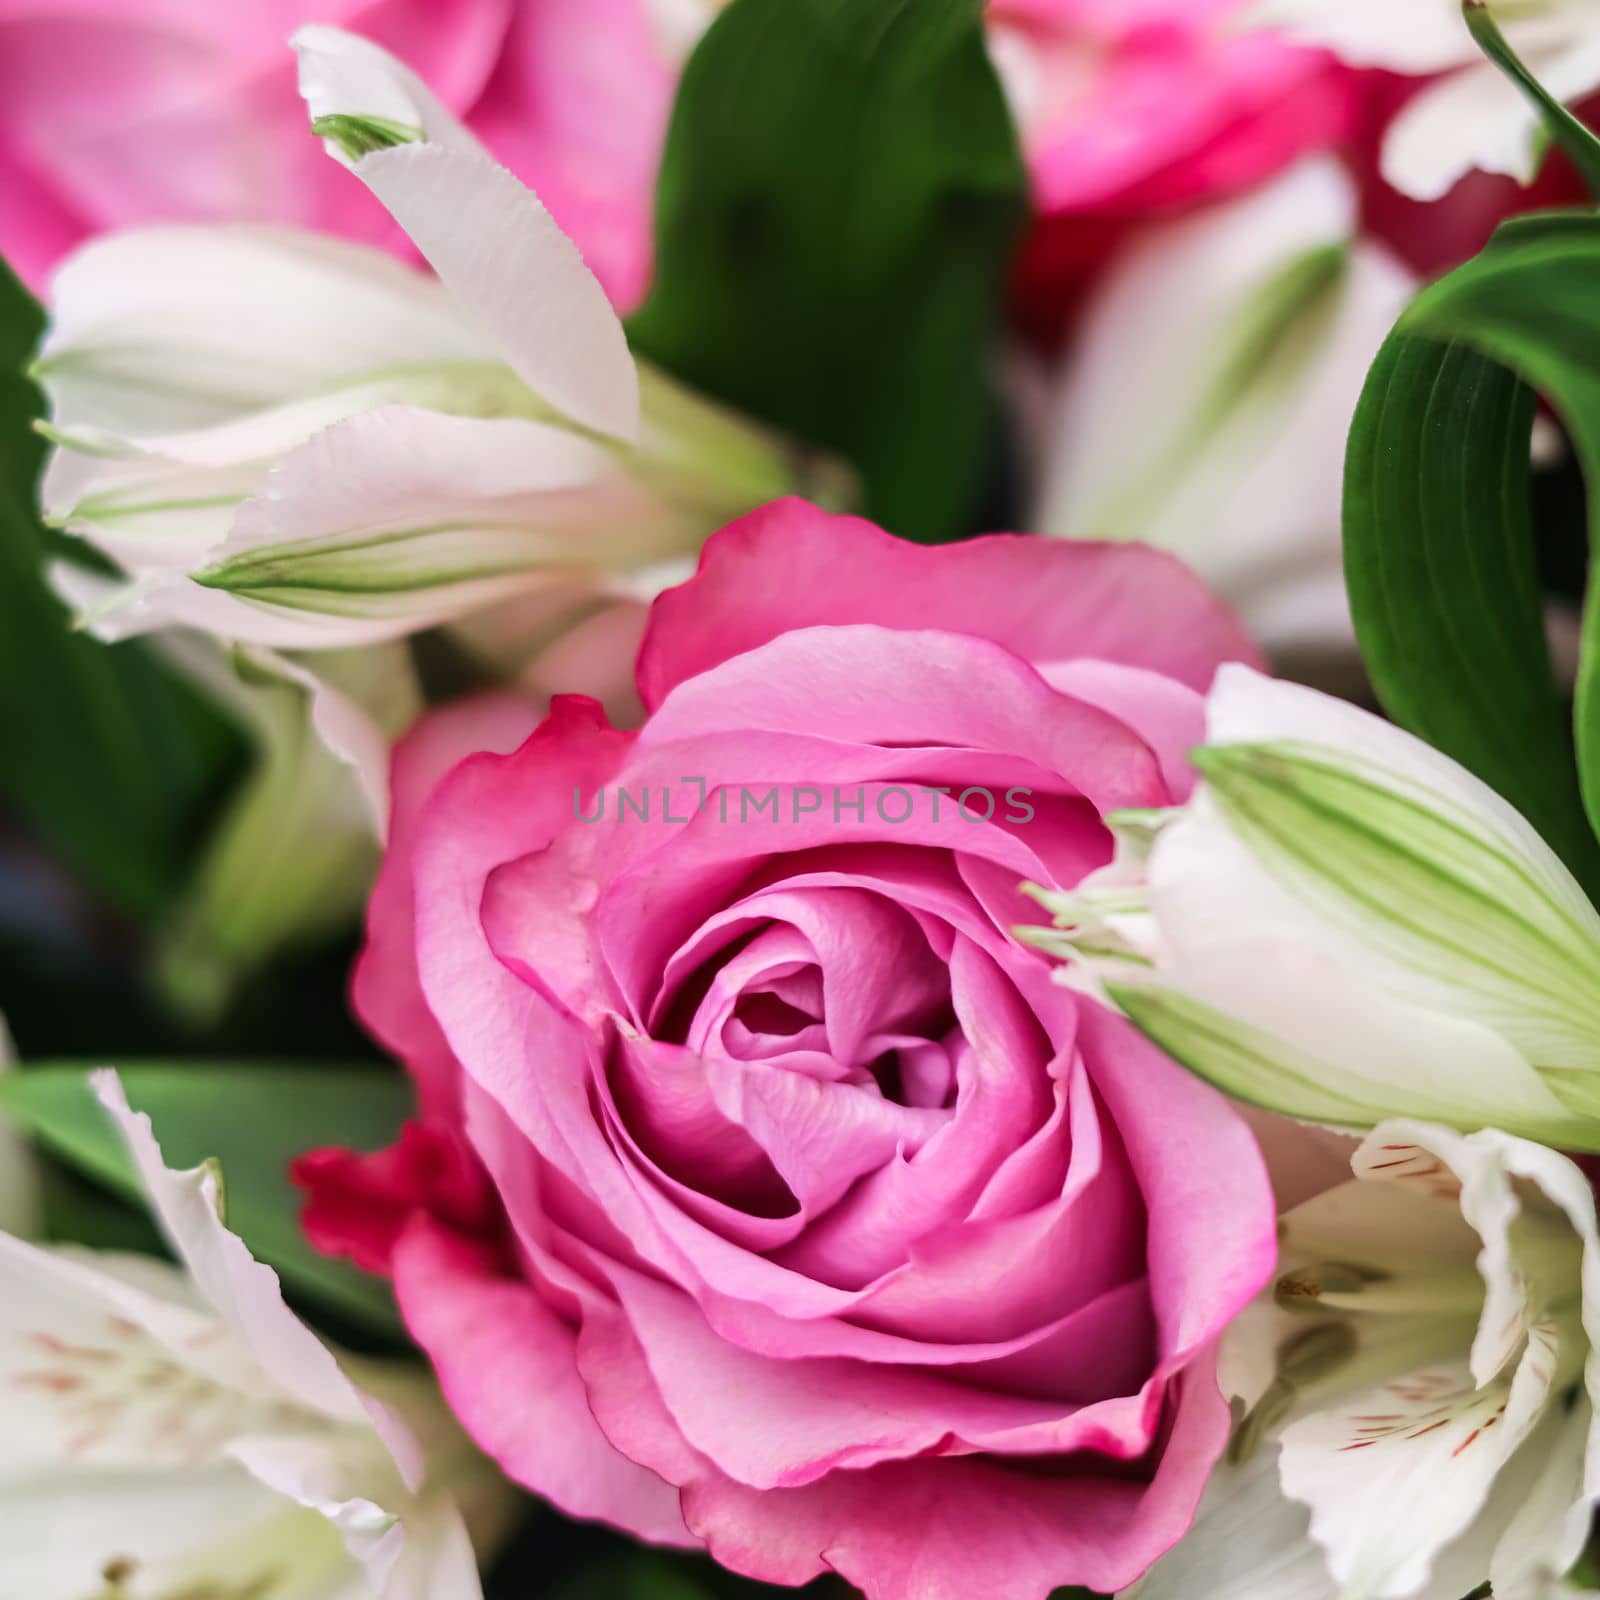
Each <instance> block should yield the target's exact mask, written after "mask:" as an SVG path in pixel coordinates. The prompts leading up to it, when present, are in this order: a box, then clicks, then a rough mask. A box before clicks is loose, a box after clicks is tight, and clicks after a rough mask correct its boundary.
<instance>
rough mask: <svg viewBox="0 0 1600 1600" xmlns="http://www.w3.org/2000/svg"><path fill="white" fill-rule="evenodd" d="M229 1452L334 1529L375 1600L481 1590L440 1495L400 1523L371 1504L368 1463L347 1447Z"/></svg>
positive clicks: (314, 1443) (280, 1443) (272, 1444)
mask: <svg viewBox="0 0 1600 1600" xmlns="http://www.w3.org/2000/svg"><path fill="white" fill-rule="evenodd" d="M230 1453H231V1454H232V1455H233V1457H234V1458H235V1459H236V1460H238V1461H239V1462H240V1463H241V1464H242V1465H244V1466H245V1467H246V1468H247V1469H248V1470H249V1471H250V1473H251V1474H252V1476H254V1477H255V1478H257V1479H259V1480H260V1481H261V1482H262V1483H265V1484H269V1485H271V1487H272V1488H274V1489H275V1490H277V1492H278V1493H279V1494H282V1495H285V1496H287V1497H288V1498H289V1499H291V1500H294V1501H296V1502H298V1503H299V1504H300V1505H302V1506H305V1507H307V1508H309V1509H310V1510H313V1511H315V1512H317V1514H318V1515H319V1516H321V1517H323V1518H324V1519H325V1520H326V1521H328V1522H329V1523H331V1524H332V1525H333V1526H334V1527H335V1528H336V1529H338V1531H339V1534H340V1536H341V1538H343V1540H344V1543H345V1548H346V1549H347V1550H348V1551H349V1552H350V1554H351V1555H352V1556H353V1557H354V1558H355V1559H356V1560H358V1561H359V1562H360V1563H361V1565H362V1566H363V1568H364V1569H365V1570H366V1574H367V1579H368V1582H369V1584H370V1586H371V1588H370V1593H371V1594H373V1595H374V1596H375V1597H376V1600H447V1597H448V1600H457V1597H459V1600H477V1597H478V1596H479V1595H481V1593H482V1589H481V1587H480V1584H479V1580H478V1567H477V1560H476V1558H475V1557H474V1555H473V1551H472V1543H471V1540H470V1539H469V1538H468V1537H467V1530H466V1526H465V1524H464V1523H463V1522H462V1520H461V1516H460V1513H459V1512H458V1511H457V1510H456V1508H455V1506H454V1504H453V1503H452V1502H451V1501H450V1500H448V1499H447V1498H446V1497H444V1496H440V1495H432V1496H427V1497H425V1498H424V1499H422V1500H421V1501H418V1502H413V1503H412V1504H410V1505H408V1507H407V1511H406V1516H405V1519H404V1521H403V1522H402V1521H401V1520H400V1519H399V1518H397V1517H396V1516H395V1515H394V1514H393V1513H392V1512H389V1511H386V1510H385V1509H384V1508H383V1507H382V1506H380V1505H377V1504H374V1503H373V1501H372V1500H370V1499H368V1498H367V1496H366V1494H365V1493H364V1492H363V1490H364V1489H365V1488H367V1487H370V1484H371V1482H372V1468H371V1463H370V1461H369V1460H367V1459H365V1458H364V1457H363V1456H362V1455H361V1454H360V1453H359V1452H358V1451H354V1450H352V1449H351V1448H350V1446H349V1444H348V1442H346V1441H342V1440H336V1439H312V1438H294V1439H285V1438H251V1439H239V1440H236V1441H235V1442H234V1444H233V1445H232V1446H231V1449H230Z"/></svg>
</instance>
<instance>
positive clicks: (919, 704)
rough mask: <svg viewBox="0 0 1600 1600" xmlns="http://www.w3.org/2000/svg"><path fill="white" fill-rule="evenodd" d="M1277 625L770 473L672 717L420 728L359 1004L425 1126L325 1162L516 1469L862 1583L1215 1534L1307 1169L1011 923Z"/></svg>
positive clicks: (1084, 1559) (1071, 867) (1073, 867)
mask: <svg viewBox="0 0 1600 1600" xmlns="http://www.w3.org/2000/svg"><path fill="white" fill-rule="evenodd" d="M1252 656H1253V652H1252V649H1251V646H1250V645H1249V643H1248V641H1247V640H1246V639H1245V638H1244V637H1243V636H1242V634H1241V632H1240V630H1239V627H1238V625H1237V623H1236V622H1235V621H1234V620H1233V618H1232V617H1231V616H1230V614H1229V613H1228V612H1227V611H1226V610H1225V609H1224V608H1223V607H1222V606H1221V605H1219V604H1218V603H1217V602H1216V601H1215V600H1214V599H1212V598H1211V597H1210V596H1209V595H1208V594H1207V593H1206V592H1205V590H1204V589H1203V588H1202V587H1201V586H1200V584H1199V583H1198V581H1197V580H1196V579H1195V578H1193V577H1192V576H1191V575H1190V574H1189V573H1188V572H1187V571H1186V570H1185V569H1184V568H1183V567H1182V566H1180V565H1179V564H1178V563H1177V562H1176V561H1174V560H1173V559H1171V558H1170V557H1168V556H1166V555H1163V554H1161V553H1159V552H1157V551H1154V550H1150V549H1146V548H1144V547H1141V546H1130V545H1098V544H1091V543H1070V542H1057V541H1046V540H1030V539H1023V538H1016V537H1010V536H997V537H992V538H987V539H981V540H977V541H974V542H972V543H970V544H963V545H956V546H950V547H946V548H942V549H925V548H919V547H917V546H914V545H910V544H905V543H902V542H899V541H897V540H895V539H892V538H889V537H888V536H887V535H885V534H883V533H881V532H879V531H878V530H877V529H875V528H873V527H872V526H871V525H869V524H867V523H864V522H860V521H858V520H855V519H853V518H847V517H833V516H828V515H826V514H824V513H822V512H819V511H817V510H815V509H814V508H812V507H810V506H808V505H805V504H803V503H800V502H798V501H782V502H778V503H777V504H774V505H772V506H769V507H766V508H765V509H763V510H761V511H758V512H756V513H754V514H752V515H751V516H749V517H746V518H744V519H743V520H742V521H740V522H737V523H735V524H734V525H732V526H731V527H729V528H726V529H724V530H723V531H722V532H721V533H720V534H718V535H716V536H715V537H714V538H713V539H712V541H711V542H710V543H709V544H708V545H707V547H706V550H705V555H704V558H703V560H702V562H701V566H700V570H699V572H698V574H697V575H696V576H695V577H694V578H692V579H691V580H690V581H689V582H687V583H685V584H683V585H682V586H680V587H679V588H677V589H674V590H670V591H668V592H667V593H666V594H664V595H663V596H662V597H661V598H660V599H659V600H657V601H656V603H655V606H654V608H653V612H652V616H651V621H650V626H649V630H648V633H647V635H646V638H645V642H644V645H643V647H642V650H641V652H640V658H639V667H638V677H639V689H640V693H641V696H642V699H643V702H644V705H645V707H646V709H647V712H648V715H647V718H646V720H645V722H644V725H643V727H642V728H641V729H639V730H638V731H637V732H624V731H619V730H616V729H614V728H612V727H610V726H609V725H608V724H607V722H606V720H605V718H604V716H603V715H602V714H601V713H600V711H599V708H598V707H597V706H596V704H595V703H594V702H592V701H588V700H582V699H577V698H571V697H568V698H562V699H558V700H557V701H556V702H555V703H554V705H553V707H552V709H551V712H550V714H549V716H548V717H547V718H546V719H545V720H544V722H543V723H542V724H540V726H539V727H538V728H537V729H536V730H534V731H533V732H532V734H531V736H528V737H526V738H524V735H525V734H526V733H527V728H528V721H529V718H528V714H527V713H526V711H525V710H523V709H522V708H521V707H520V706H518V705H517V704H516V703H514V702H511V701H500V700H490V701H481V702H478V703H475V704H472V705H469V706H467V707H465V708H462V709H460V710H457V711H455V712H453V713H451V712H447V713H443V714H441V715H438V716H436V717H434V718H433V719H431V720H429V721H426V722H424V724H423V725H422V726H421V727H420V728H419V729H418V731H417V732H416V733H414V734H413V735H412V736H411V737H410V738H409V739H408V740H407V742H406V744H405V746H404V747H403V748H402V750H401V752H400V755H399V758H398V761H397V764H396V770H395V778H394V789H395V824H394V829H393V833H392V838H391V846H390V850H389V854H388V857H387V860H386V862H385V865H384V869H383V874H382V878H381V880H380V882H379V885H378V888H377V891H376V893H375V895H374V898H373V902H372V907H371V911H370V915H369V919H368V943H367V947H366V950H365V952H364V954H363V957H362V960H361V963H360V967H359V970H358V972H357V976H356V983H355V996H356V1001H357V1004H358V1006H359V1008H360V1010H361V1013H362V1015H363V1016H364V1018H365V1019H366V1021H367V1022H368V1023H369V1025H370V1026H371V1027H372V1029H373V1030H374V1032H375V1033H377V1035H378V1036H379V1037H380V1038H381V1039H382V1040H383V1041H384V1042H385V1043H386V1044H387V1045H388V1046H389V1047H391V1048H392V1049H393V1050H395V1051H396V1052H397V1053H398V1054H400V1055H401V1056H402V1057H403V1058H404V1059H405V1060H406V1061H407V1062H408V1064H409V1065H410V1067H411V1068H412V1070H413V1072H414V1073H415V1075H416V1078H417V1081H418V1086H419V1090H420V1096H421V1100H422V1105H423V1109H424V1124H423V1126H422V1127H420V1128H418V1129H414V1130H412V1132H411V1133H410V1134H409V1135H408V1138H407V1140H406V1141H405V1142H404V1143H402V1145H401V1146H399V1147H397V1148H396V1149H395V1150H394V1151H391V1152H387V1153H385V1154H383V1155H380V1156H376V1157H365V1158H362V1157H352V1156H350V1155H348V1154H347V1153H342V1152H322V1153H320V1154H318V1155H316V1156H314V1157H312V1158H309V1159H308V1160H307V1161H306V1162H304V1163H302V1166H301V1168H300V1173H299V1176H300V1178H301V1181H302V1182H304V1183H305V1184H306V1185H307V1186H308V1187H309V1188H310V1189H311V1190H312V1195H313V1198H312V1203H311V1205H310V1207H309V1209H308V1216H307V1226H308V1229H309V1231H310V1232H311V1234H312V1236H313V1238H314V1239H316V1240H317V1241H318V1243H319V1244H321V1245H322V1246H323V1247H324V1248H329V1249H333V1250H337V1251H341V1252H343V1253H346V1254H349V1255H352V1256H353V1257H354V1258H355V1259H357V1260H359V1261H361V1262H362V1263H363V1264H365V1265H367V1266H369V1267H371V1268H375V1269H379V1270H385V1271H388V1272H390V1273H392V1275H393V1278H394V1283H395V1288H396V1291H397V1294H398V1298H399V1302H400V1305H401V1308H402V1311H403V1313H404V1315H405V1318H406V1321H407V1324H408V1326H409V1328H410V1329H411V1332H412V1333H413V1335H414V1336H415V1337H416V1339H417V1340H418V1342H419V1343H420V1344H421V1346H422V1347H423V1348H424V1349H425V1350H426V1351H427V1352H428V1354H429V1355H430V1356H431V1358H432V1359H433V1361H434V1363H435V1365H436V1366H437V1368H438V1371H439V1374H440V1378H441V1380H442V1383H443V1386H444V1390H445V1393H446V1395H447V1396H448V1398H449V1400H450V1402H451V1404H452V1406H453V1408H454V1409H455V1411H456V1413H457V1414H458V1416H459V1417H460V1418H461V1420H462V1422H463V1423H464V1424H465V1425H466V1427H467V1428H468V1430H469V1431H470V1432H471V1433H472V1434H473V1435H474V1437H475V1438H476V1439H477V1440H478V1442H479V1444H480V1445H482V1446H483V1448H484V1449H485V1450H487V1451H488V1452H489V1453H490V1454H491V1455H493V1456H494V1457H495V1458H496V1459H497V1460H498V1461H499V1462H500V1463H501V1464H502V1465H503V1466H504V1468H505V1469H506V1471H507V1472H508V1473H509V1474H510V1475H511V1476H512V1477H513V1478H515V1479H517V1480H518V1481H519V1482H521V1483H524V1484H526V1485H528V1486H529V1487H530V1488H533V1489H534V1490H536V1491H538V1492H539V1493H541V1494H543V1495H545V1496H547V1497H548V1498H550V1499H551V1500H553V1501H554V1502H555V1503H556V1504H557V1505H558V1506H560V1507H562V1508H563V1509H564V1510H566V1511H567V1512H569V1513H571V1514H574V1515H577V1516H583V1517H596V1518H603V1519H605V1520H607V1521H610V1522H613V1523H616V1524H618V1525H620V1526H621V1527H623V1528H626V1529H629V1530H631V1531H632V1532H634V1533H635V1534H637V1535H639V1536H641V1537H644V1538H647V1539H652V1540H657V1541H662V1542H666V1543H675V1544H680V1545H700V1544H703V1545H704V1546H705V1547H706V1548H708V1549H709V1550H710V1552H711V1554H712V1555H713V1556H715V1557H716V1558H717V1559H718V1560H719V1561H721V1562H723V1563H725V1564H726V1565H727V1566H729V1567H732V1568H734V1569H736V1570H738V1571H741V1572H744V1573H747V1574H750V1575H752V1576H754V1577H757V1578H760V1579H764V1580H767V1581H770V1582H777V1583H786V1584H795V1583H801V1582H804V1581H806V1580H807V1579H809V1578H811V1577H812V1576H814V1575H816V1574H818V1573H820V1572H823V1571H825V1570H827V1569H830V1568H831V1569H833V1570H835V1571H837V1572H839V1573H840V1574H842V1575H843V1576H844V1577H845V1578H847V1579H848V1580H849V1581H851V1582H852V1583H854V1584H856V1585H858V1586H859V1587H860V1588H861V1589H863V1590H864V1591H865V1592H866V1594H867V1595H868V1596H869V1597H872V1600H911V1597H915V1600H972V1597H973V1596H978V1595H1004V1596H1005V1597H1006V1600H1044V1597H1045V1596H1046V1595H1048V1594H1049V1593H1050V1592H1051V1591H1052V1590H1053V1589H1055V1588H1056V1587H1057V1586H1058V1585H1061V1584H1071V1583H1084V1584H1088V1585H1090V1586H1091V1587H1093V1588H1096V1589H1101V1590H1112V1589H1118V1588H1120V1587H1122V1586H1123V1585H1124V1584H1126V1583H1128V1582H1130V1581H1131V1580H1133V1579H1134V1578H1135V1577H1136V1576H1137V1575H1138V1574H1139V1573H1140V1572H1141V1571H1143V1570H1144V1568H1145V1567H1146V1566H1148V1565H1149V1563H1150V1562H1152V1561H1153V1560H1154V1559H1155V1558H1156V1557H1157V1556H1158V1555H1160V1554H1161V1553H1162V1552H1163V1551H1164V1550H1166V1549H1167V1548H1168V1547H1169V1546H1170V1545H1171V1544H1172V1543H1173V1542H1174V1541H1175V1540H1176V1539H1177V1538H1178V1536H1179V1535H1180V1534H1181V1533H1182V1531H1183V1530H1184V1528H1185V1527H1186V1526H1187V1524H1188V1523H1189V1521H1190V1518H1191V1516H1192V1514H1193V1512H1194V1509H1195V1505H1196V1502H1197V1501H1198V1499H1199V1496H1200V1493H1201V1490H1202V1488H1203V1486H1204V1483H1205V1480H1206V1476H1207V1473H1208V1471H1209V1469H1210V1467H1211V1465H1212V1464H1213V1462H1214V1461H1215V1459H1216V1458H1217V1455H1218V1453H1219V1451H1220V1450H1221V1448H1222V1446H1223V1443H1224V1440H1225V1438H1226V1435H1227V1432H1228V1425H1229V1418H1228V1411H1227V1407H1226V1406H1225V1405H1224V1403H1223V1401H1222V1399H1221V1397H1220V1394H1219V1392H1218V1388H1217V1384H1216V1381H1215V1375H1214V1345H1215V1341H1216V1339H1217V1336H1218V1334H1219V1333H1220V1331H1221V1330H1222V1328H1223V1327H1224V1326H1225V1325H1226V1324H1227V1322H1228V1321H1229V1319H1230V1318H1231V1317H1233V1315H1234V1314H1235V1313H1236V1312H1237V1311H1238V1310H1239V1309H1240V1308H1241V1307H1242V1306H1243V1305H1244V1304H1245V1303H1246V1302H1247V1301H1248V1300H1249V1299H1250V1297H1251V1296H1252V1294H1253V1293H1254V1292H1255V1291H1256V1290H1257V1289H1258V1288H1259V1287H1260V1286H1261V1285H1262V1283H1263V1282H1264V1281H1265V1280H1266V1278H1267V1277H1268V1275H1269V1274H1270V1272H1271V1270H1272V1266H1273V1261H1274V1253H1275V1246H1274V1224H1273V1211H1274V1207H1273V1199H1272V1193H1271V1189H1270V1187H1269V1184H1268V1181H1267V1177H1266V1174H1265V1170H1264V1167H1263V1164H1262V1161H1261V1158H1260V1155H1259V1152H1258V1150H1257V1148H1256V1145H1255V1143H1254V1141H1253V1139H1252V1138H1251V1136H1250V1133H1249V1131H1248V1130H1247V1128H1246V1127H1245V1125H1244V1124H1243V1122H1242V1121H1240V1119H1239V1118H1238V1117H1236V1116H1235V1114H1234V1112H1233V1111H1232V1110H1231V1109H1230V1108H1229V1107H1228V1105H1227V1104H1226V1103H1225V1102H1224V1101H1223V1100H1222V1099H1221V1098H1220V1097H1219V1096H1217V1095H1216V1094H1215V1093H1213V1092H1212V1091H1211V1090H1210V1089H1208V1088H1207V1087H1205V1086H1204V1085H1203V1084H1201V1083H1200V1082H1198V1081H1197V1080H1195V1079H1192V1078H1190V1077H1188V1076H1186V1075H1185V1074H1184V1073H1183V1072H1182V1071H1180V1070H1179V1069H1178V1068H1177V1067H1176V1066H1174V1065H1173V1064H1172V1063H1170V1062H1169V1061H1167V1060H1166V1059H1165V1058H1164V1057H1162V1056H1161V1055H1160V1054H1159V1053H1157V1052H1156V1051H1155V1050H1154V1049H1153V1048H1152V1047H1151V1046H1149V1045H1148V1044H1146V1043H1144V1042H1142V1040H1141V1039H1140V1038H1139V1037H1138V1036H1137V1035H1136V1034H1135V1033H1134V1032H1133V1031H1132V1030H1131V1029H1130V1028H1129V1027H1128V1026H1127V1025H1126V1024H1125V1023H1123V1022H1122V1021H1121V1020H1120V1019H1118V1018H1116V1017H1114V1016H1113V1015H1111V1014H1110V1013H1109V1012H1107V1011H1105V1010H1103V1009H1101V1008H1099V1007H1098V1006H1096V1005H1095V1004H1093V1003H1092V1002H1089V1001H1087V1000H1084V999H1082V998H1080V997H1078V996H1075V995H1074V994H1072V993H1070V992H1069V991H1067V990H1065V989H1063V988H1061V987H1059V986H1058V985H1055V984H1053V983H1052V982H1051V981H1050V972H1049V969H1048V966H1047V965H1046V964H1045V963H1044V962H1043V960H1042V959H1041V958H1040V957H1038V956H1037V955H1036V954H1035V953H1034V952H1032V951H1031V950H1029V949H1027V948H1026V947H1024V946H1023V945H1021V944H1020V943H1019V942H1018V941H1017V940H1016V939H1015V938H1014V937H1013V936H1012V933H1011V931H1010V930H1011V929H1012V927H1013V926H1014V925H1015V924H1017V923H1019V922H1024V921H1027V920H1030V919H1031V918H1033V917H1034V916H1035V915H1036V913H1035V912H1034V911H1033V909H1032V903H1031V902H1029V901H1027V900H1026V899H1024V898H1023V897H1022V896H1021V895H1020V894H1019V891H1018V888H1017V885H1018V884H1019V882H1021V881H1022V880H1024V879H1034V880H1037V881H1039V882H1042V883H1045V884H1053V885H1069V884H1073V883H1075V882H1077V881H1078V880H1079V879H1080V878H1081V877H1082V876H1083V874H1084V873H1086V872H1087V871H1089V870H1090V869H1092V868H1094V867H1096V866H1098V865H1100V864H1102V863H1103V862H1105V861H1106V860H1107V858H1108V855H1109V850H1110V836H1109V833H1108V830H1107V828H1106V826H1105V824H1104V822H1103V820H1102V818H1103V816H1104V814H1105V813H1106V812H1108V811H1111V810H1114V809H1117V808H1120V807H1129V806H1134V807H1140V806H1162V805H1167V804H1170V803H1172V802H1174V801H1175V800H1177V799H1179V798H1180V797H1181V796H1182V795H1183V794H1185V793H1186V792H1187V790H1188V788H1189V786H1190V783H1191V778H1190V773H1189V770H1188V767H1187V765H1186V762H1185V759H1184V752H1185V750H1186V749H1187V748H1188V747H1189V746H1190V745H1191V744H1193V743H1195V742H1196V741H1197V740H1198V739H1199V738H1200V737H1201V732H1202V718H1201V695H1200V692H1199V691H1200V690H1202V689H1203V688H1204V686H1205V685H1206V684H1207V683H1208V682H1209V681H1210V678H1211V676H1212V673H1213V671H1214V669H1215V668H1216V666H1217V665H1218V663H1220V662H1222V661H1224V660H1228V659H1237V658H1244V659H1251V658H1252ZM472 752H476V753H472ZM463 756H465V757H466V759H461V757H463ZM702 780H703V782H702ZM702 791H703V798H702ZM769 792H770V795H771V798H770V800H769V799H768V795H769ZM758 801H759V802H760V804H761V809H760V811H759V812H757V811H756V810H755V809H754V805H755V803H756V802H758ZM774 808H775V809H774ZM642 811H643V812H647V813H648V815H647V816H641V814H640V813H641V812H642ZM664 813H665V814H664ZM589 819H593V820H589Z"/></svg>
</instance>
